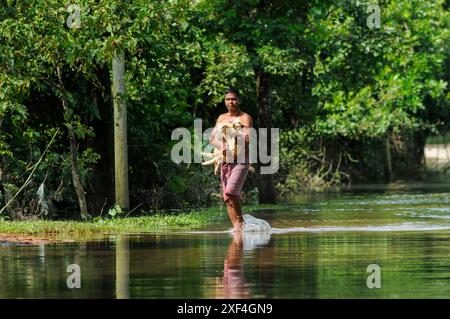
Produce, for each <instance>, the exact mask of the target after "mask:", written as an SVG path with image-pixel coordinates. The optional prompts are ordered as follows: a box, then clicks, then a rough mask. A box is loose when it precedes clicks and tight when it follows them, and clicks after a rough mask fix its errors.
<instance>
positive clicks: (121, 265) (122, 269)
mask: <svg viewBox="0 0 450 319" xmlns="http://www.w3.org/2000/svg"><path fill="white" fill-rule="evenodd" d="M129 278H130V251H129V244H128V238H127V237H125V236H124V235H117V238H116V298H117V299H128V298H130V293H129Z"/></svg>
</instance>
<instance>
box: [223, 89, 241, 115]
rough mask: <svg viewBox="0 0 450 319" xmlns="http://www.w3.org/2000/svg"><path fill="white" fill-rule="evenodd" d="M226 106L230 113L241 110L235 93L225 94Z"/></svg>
mask: <svg viewBox="0 0 450 319" xmlns="http://www.w3.org/2000/svg"><path fill="white" fill-rule="evenodd" d="M225 106H226V107H227V109H228V111H236V110H237V109H238V108H239V98H238V97H237V95H236V94H235V93H227V94H225Z"/></svg>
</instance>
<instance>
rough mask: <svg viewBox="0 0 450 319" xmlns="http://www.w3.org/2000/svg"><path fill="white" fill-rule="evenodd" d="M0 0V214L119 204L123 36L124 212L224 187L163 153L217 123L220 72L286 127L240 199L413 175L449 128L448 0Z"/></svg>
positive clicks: (61, 212) (201, 196) (173, 204)
mask: <svg viewBox="0 0 450 319" xmlns="http://www.w3.org/2000/svg"><path fill="white" fill-rule="evenodd" d="M0 2H1V6H0V157H1V158H0V209H1V210H0V218H2V219H4V220H27V219H28V220H29V219H36V218H38V219H68V218H79V217H80V213H79V212H80V206H82V205H85V206H86V207H87V211H88V212H89V216H91V217H93V218H96V217H98V216H101V215H105V214H107V212H109V211H110V209H114V204H115V203H114V166H113V165H114V164H113V163H114V140H113V129H114V127H113V122H114V119H113V114H112V104H113V99H112V95H111V72H112V70H111V68H112V66H111V61H112V58H113V56H114V54H115V53H116V52H118V51H123V52H125V65H126V71H125V78H124V79H125V84H126V94H125V99H126V103H127V107H128V112H127V116H128V163H129V182H130V184H129V185H130V201H131V203H130V209H131V214H130V216H137V215H139V214H141V212H142V211H161V210H162V209H165V210H168V209H178V210H181V211H185V210H189V209H191V208H196V207H208V206H210V205H213V204H216V203H218V202H220V199H218V196H217V194H218V193H219V194H220V189H219V187H220V184H219V180H218V177H217V176H214V174H213V173H212V169H210V167H206V168H205V167H202V166H201V165H199V164H189V165H188V164H176V163H174V162H173V161H172V160H171V157H170V154H171V149H172V147H173V145H174V144H175V143H176V142H177V141H172V140H171V133H172V131H173V130H174V129H175V128H177V127H186V128H189V129H190V130H192V132H193V121H194V119H195V118H201V119H202V120H203V129H206V128H207V127H211V126H213V125H214V121H215V119H216V118H217V116H218V115H219V114H220V113H223V112H224V111H225V107H224V105H223V103H222V99H223V92H224V89H225V88H226V87H227V86H229V85H233V86H236V87H238V88H239V89H240V90H241V95H242V101H241V106H242V109H243V111H245V112H247V113H250V114H251V115H253V117H254V120H255V126H256V127H257V128H260V127H265V128H272V127H273V128H279V129H280V134H281V137H280V169H279V171H278V173H277V174H275V175H274V176H272V175H260V174H255V175H249V177H248V179H247V183H246V186H245V192H246V195H245V199H246V202H247V203H255V202H269V201H270V199H271V198H273V197H272V194H273V192H276V193H277V196H278V197H280V196H281V197H282V196H284V195H286V194H289V193H295V192H299V191H304V190H307V189H309V188H312V187H314V188H316V187H321V188H323V189H326V188H327V187H331V186H336V185H349V184H355V183H362V182H380V181H388V180H395V179H397V178H401V179H404V178H421V177H422V176H423V174H424V152H423V149H424V145H425V141H426V140H427V138H428V137H430V136H434V135H437V134H444V133H445V132H448V131H449V129H450V127H449V126H450V124H449V123H450V121H449V100H450V95H449V90H448V82H449V78H448V76H449V74H450V72H449V71H450V70H449V46H448V43H449V42H450V41H449V40H450V32H449V30H450V28H449V27H450V14H449V11H448V8H449V5H448V1H443V0H438V1H432V2H430V1H426V0H412V1H410V0H400V1H383V2H382V3H379V5H377V6H374V5H373V3H372V1H351V0H348V1H337V0H336V1H326V2H323V1H296V2H295V4H294V3H292V2H291V1H276V2H271V1H258V0H256V1H253V0H252V1H240V2H238V3H237V2H235V1H225V0H199V1H147V0H146V1H144V0H132V1H112V0H105V1H100V2H99V1H93V0H82V1H77V6H78V8H79V10H78V9H76V8H75V11H73V10H72V11H70V10H68V9H67V7H66V6H64V5H62V4H61V2H60V1H56V0H45V1H44V0H36V1H33V2H26V1H14V0H8V1H6V0H3V1H0ZM77 10H78V11H77ZM77 14H78V15H77ZM78 17H79V19H78ZM77 19H78V20H77ZM378 19H379V20H378ZM74 20H75V22H76V23H73V22H74ZM378 22H379V23H378ZM214 194H216V195H214ZM84 197H85V198H84ZM81 211H82V212H83V210H81ZM74 212H78V213H74ZM83 216H84V217H86V218H87V217H88V215H84V214H83ZM155 216H156V215H155ZM180 216H181V217H180V219H179V220H177V221H174V220H172V219H170V218H175V217H173V216H168V217H167V218H168V219H167V220H165V222H167V223H169V224H170V223H172V222H173V223H174V224H178V223H181V224H182V223H183V221H182V215H180ZM136 218H137V219H136V223H137V224H139V223H141V221H140V219H139V218H140V217H136ZM119 220H120V219H119ZM155 222H156V219H155ZM108 223H109V222H108ZM115 223H119V222H115ZM152 223H153V222H152V221H148V224H147V221H146V222H144V223H143V225H142V227H147V226H146V225H153V224H152ZM2 225H3V224H2ZM5 225H7V224H5ZM39 225H40V224H39V223H38V222H37V221H34V222H31V223H29V227H31V228H33V227H40V226H39ZM54 225H55V226H54V228H55V229H56V228H58V227H62V228H64V224H63V223H62V224H54ZM87 225H88V226H86V227H91V226H92V225H94V224H92V225H90V224H87ZM107 225H109V224H107ZM1 227H4V226H1ZM17 227H19V226H17ZM20 227H21V226H20ZM24 227H28V226H24ZM52 227H53V226H52ZM92 227H94V226H92ZM95 227H96V226H95ZM107 227H115V226H112V225H111V226H107ZM149 227H150V226H149ZM151 227H153V226H151ZM50 229H52V228H50ZM11 231H12V230H11ZM130 231H132V229H130ZM0 232H1V230H0Z"/></svg>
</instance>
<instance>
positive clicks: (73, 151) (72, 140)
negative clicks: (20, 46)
mask: <svg viewBox="0 0 450 319" xmlns="http://www.w3.org/2000/svg"><path fill="white" fill-rule="evenodd" d="M56 73H57V75H58V83H59V88H60V89H61V93H62V94H61V101H62V105H63V109H64V119H65V121H66V123H65V124H66V126H67V131H68V135H69V144H70V155H71V162H72V181H73V186H74V187H75V192H76V193H77V196H78V202H79V204H80V213H81V217H82V218H83V219H88V218H89V217H90V216H89V214H88V211H87V204H86V197H85V195H84V189H83V185H82V184H81V180H80V170H79V168H78V150H77V140H76V137H75V133H74V131H73V126H72V122H71V120H72V116H71V114H70V110H69V101H68V100H67V91H66V89H65V88H64V83H63V80H62V75H61V67H60V66H59V65H58V66H56Z"/></svg>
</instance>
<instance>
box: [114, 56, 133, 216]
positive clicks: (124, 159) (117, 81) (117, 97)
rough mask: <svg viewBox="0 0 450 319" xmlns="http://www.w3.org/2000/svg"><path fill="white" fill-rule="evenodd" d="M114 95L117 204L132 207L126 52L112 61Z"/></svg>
mask: <svg viewBox="0 0 450 319" xmlns="http://www.w3.org/2000/svg"><path fill="white" fill-rule="evenodd" d="M112 73H113V79H112V96H113V101H114V163H115V164H114V165H115V174H114V176H115V187H116V204H117V205H119V206H120V208H121V209H122V210H123V211H125V212H126V211H128V210H129V209H130V200H129V190H128V143H127V106H126V103H125V82H124V75H125V53H124V52H123V51H121V52H118V53H117V54H116V55H115V56H114V58H113V61H112Z"/></svg>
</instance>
